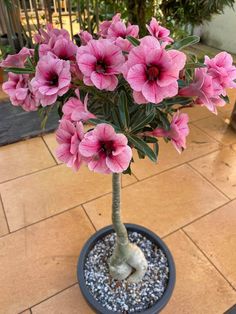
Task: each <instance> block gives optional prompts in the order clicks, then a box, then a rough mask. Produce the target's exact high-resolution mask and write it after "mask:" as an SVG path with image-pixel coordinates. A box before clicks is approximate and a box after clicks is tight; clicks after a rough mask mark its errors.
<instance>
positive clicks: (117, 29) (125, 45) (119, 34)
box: [106, 21, 139, 51]
mask: <svg viewBox="0 0 236 314" xmlns="http://www.w3.org/2000/svg"><path fill="white" fill-rule="evenodd" d="M138 33H139V27H138V25H131V24H130V23H129V24H128V26H127V27H126V25H125V23H123V22H122V21H117V22H112V23H111V25H110V27H109V28H108V31H107V37H106V38H108V39H110V40H112V41H114V43H115V44H116V45H117V46H118V47H120V48H121V50H123V51H130V50H131V49H132V48H133V46H132V44H131V43H130V42H129V41H128V39H126V37H127V36H132V37H135V38H136V37H138Z"/></svg>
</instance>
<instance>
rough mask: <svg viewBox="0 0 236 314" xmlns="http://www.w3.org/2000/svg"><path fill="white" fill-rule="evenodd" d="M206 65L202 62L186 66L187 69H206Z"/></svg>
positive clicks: (190, 63)
mask: <svg viewBox="0 0 236 314" xmlns="http://www.w3.org/2000/svg"><path fill="white" fill-rule="evenodd" d="M205 67H206V65H205V64H204V63H201V62H189V63H187V64H186V66H185V68H186V69H195V68H205Z"/></svg>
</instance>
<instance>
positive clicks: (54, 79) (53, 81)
mask: <svg viewBox="0 0 236 314" xmlns="http://www.w3.org/2000/svg"><path fill="white" fill-rule="evenodd" d="M57 84H58V75H57V74H56V73H55V74H52V76H51V77H50V79H49V85H50V86H55V85H57Z"/></svg>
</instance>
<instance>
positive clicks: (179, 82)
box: [178, 80, 187, 88]
mask: <svg viewBox="0 0 236 314" xmlns="http://www.w3.org/2000/svg"><path fill="white" fill-rule="evenodd" d="M186 85H187V83H186V82H185V81H183V80H178V86H179V87H180V88H181V87H185V86H186Z"/></svg>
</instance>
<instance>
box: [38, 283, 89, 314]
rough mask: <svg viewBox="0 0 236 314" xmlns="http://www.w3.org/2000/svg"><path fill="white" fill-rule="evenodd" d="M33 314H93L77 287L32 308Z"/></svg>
mask: <svg viewBox="0 0 236 314" xmlns="http://www.w3.org/2000/svg"><path fill="white" fill-rule="evenodd" d="M32 313H33V314H59V313H60V314H93V313H94V312H93V311H92V310H91V309H90V307H89V306H88V305H87V303H86V301H85V300H84V298H83V296H82V294H81V292H80V289H79V286H78V285H75V286H73V287H71V288H69V289H66V290H65V291H63V292H61V293H59V294H57V295H56V296H54V297H52V298H50V299H48V300H46V301H45V302H42V303H40V304H39V305H37V306H35V307H33V308H32Z"/></svg>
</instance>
